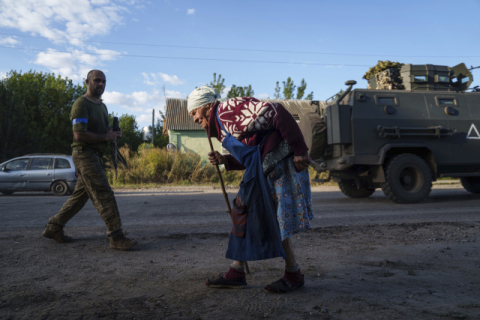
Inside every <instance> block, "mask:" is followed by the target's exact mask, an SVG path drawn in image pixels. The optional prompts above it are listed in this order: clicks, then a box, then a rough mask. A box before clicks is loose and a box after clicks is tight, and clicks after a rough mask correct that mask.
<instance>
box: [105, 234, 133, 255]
mask: <svg viewBox="0 0 480 320" xmlns="http://www.w3.org/2000/svg"><path fill="white" fill-rule="evenodd" d="M109 238H110V248H112V249H116V250H124V251H125V250H130V249H131V248H133V247H135V246H136V245H137V243H138V242H137V241H135V240H132V239H128V238H127V237H125V235H124V234H123V232H122V231H119V232H115V233H114V234H111V235H109Z"/></svg>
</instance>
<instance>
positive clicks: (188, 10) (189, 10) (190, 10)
mask: <svg viewBox="0 0 480 320" xmlns="http://www.w3.org/2000/svg"><path fill="white" fill-rule="evenodd" d="M194 13H195V9H193V8H192V9H187V14H194Z"/></svg>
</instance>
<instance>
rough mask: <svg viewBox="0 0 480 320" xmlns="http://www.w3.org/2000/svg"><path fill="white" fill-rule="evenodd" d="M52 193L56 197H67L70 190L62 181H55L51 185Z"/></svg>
mask: <svg viewBox="0 0 480 320" xmlns="http://www.w3.org/2000/svg"><path fill="white" fill-rule="evenodd" d="M52 192H53V194H54V195H56V196H64V195H67V194H68V193H69V192H70V190H69V188H68V185H67V184H66V183H65V182H64V181H55V182H54V183H53V185H52Z"/></svg>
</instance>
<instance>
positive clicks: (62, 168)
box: [55, 158, 75, 182]
mask: <svg viewBox="0 0 480 320" xmlns="http://www.w3.org/2000/svg"><path fill="white" fill-rule="evenodd" d="M55 180H63V181H67V182H71V181H73V180H75V169H73V168H72V166H71V165H70V162H69V161H68V160H67V159H64V158H55Z"/></svg>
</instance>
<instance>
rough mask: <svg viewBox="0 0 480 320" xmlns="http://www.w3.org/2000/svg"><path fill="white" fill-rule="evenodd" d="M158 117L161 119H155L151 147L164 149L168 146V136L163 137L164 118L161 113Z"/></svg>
mask: <svg viewBox="0 0 480 320" xmlns="http://www.w3.org/2000/svg"><path fill="white" fill-rule="evenodd" d="M159 112H160V116H161V119H157V123H156V124H155V136H154V137H153V145H154V146H155V147H157V148H164V147H166V146H167V144H168V136H164V135H163V120H164V119H165V116H164V115H163V113H162V112H161V111H159Z"/></svg>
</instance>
